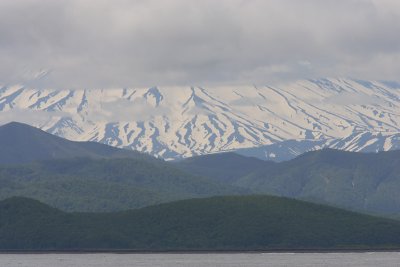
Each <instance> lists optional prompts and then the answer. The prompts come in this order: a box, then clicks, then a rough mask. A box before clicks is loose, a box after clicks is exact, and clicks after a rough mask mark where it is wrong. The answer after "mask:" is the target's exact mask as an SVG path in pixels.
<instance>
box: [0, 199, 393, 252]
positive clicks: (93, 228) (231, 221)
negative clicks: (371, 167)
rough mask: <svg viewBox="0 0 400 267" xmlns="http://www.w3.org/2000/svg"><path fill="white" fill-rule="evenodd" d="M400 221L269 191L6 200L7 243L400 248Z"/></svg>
mask: <svg viewBox="0 0 400 267" xmlns="http://www.w3.org/2000/svg"><path fill="white" fill-rule="evenodd" d="M399 247H400V222H398V221H393V220H389V219H383V218H378V217H372V216H368V215H362V214H358V213H354V212H349V211H345V210H340V209H337V208H332V207H327V206H322V205H317V204H311V203H307V202H302V201H298V200H292V199H286V198H280V197H269V196H236V197H213V198H208V199H192V200H182V201H178V202H173V203H168V204H160V205H157V206H152V207H146V208H142V209H138V210H131V211H125V212H118V213H97V214H96V213H65V212H61V211H59V210H56V209H54V208H50V207H49V206H46V205H44V204H41V203H40V202H38V201H35V200H31V199H25V198H10V199H7V200H4V201H1V202H0V249H136V250H262V249H318V248H325V249H328V248H329V249H334V248H342V249H343V248H369V249H371V248H375V249H376V248H399Z"/></svg>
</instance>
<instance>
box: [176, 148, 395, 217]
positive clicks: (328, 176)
mask: <svg viewBox="0 0 400 267" xmlns="http://www.w3.org/2000/svg"><path fill="white" fill-rule="evenodd" d="M230 158H232V156H231V155H229V154H220V155H209V156H203V157H194V158H191V159H187V160H184V161H183V162H181V163H180V164H178V165H177V166H178V167H181V168H183V169H184V170H186V171H188V172H191V173H193V174H202V175H204V174H210V177H213V178H214V179H215V180H216V181H219V182H224V183H226V184H229V185H234V186H239V187H242V188H245V189H248V190H250V191H251V192H254V193H261V194H272V195H277V196H285V197H290V198H298V199H305V200H309V201H314V202H317V203H326V204H329V205H334V206H338V207H342V208H346V209H351V210H356V211H361V212H366V213H373V214H381V215H386V216H392V215H393V216H396V217H398V216H399V215H400V196H399V194H398V192H399V191H400V151H388V152H380V153H356V152H346V151H339V150H332V149H324V150H320V151H312V152H308V153H305V154H303V155H301V156H299V157H297V158H295V159H293V160H290V161H286V162H281V163H273V162H264V163H263V164H262V162H261V164H260V162H259V160H258V159H254V158H249V157H244V156H239V155H236V156H235V157H234V158H235V160H232V161H231V160H230ZM226 162H231V164H230V165H229V164H226ZM260 165H261V166H260ZM213 174H214V175H213Z"/></svg>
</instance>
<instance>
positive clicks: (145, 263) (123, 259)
mask: <svg viewBox="0 0 400 267" xmlns="http://www.w3.org/2000/svg"><path fill="white" fill-rule="evenodd" d="M0 266H7V267H14V266H15V267H131V266H135V267H136V266H137V267H183V266H190V267H211V266H215V267H261V266H263V267H264V266H278V267H280V266H282V267H283V266H306V267H316V266H329V267H331V266H332V267H336V266H337V267H343V266H356V267H357V266H360V267H361V266H362V267H376V266H393V267H394V266H396V267H398V266H400V253H399V252H366V253H259V254H258V253H249V254H246V253H243V254H240V253H238V254H0Z"/></svg>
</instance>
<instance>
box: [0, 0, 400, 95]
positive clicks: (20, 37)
mask: <svg viewBox="0 0 400 267" xmlns="http://www.w3.org/2000/svg"><path fill="white" fill-rule="evenodd" d="M399 33H400V1H398V0H218V1H215V0H201V1H199V0H158V1H156V0H113V1H103V0H93V1H89V0H86V1H84V0H1V1H0V36H1V38H0V59H1V64H0V84H16V83H18V84H21V83H22V84H26V85H28V86H32V87H52V88H53V87H54V88H60V89H73V88H115V87H151V86H188V85H195V86H214V85H224V86H225V85H233V84H242V85H249V84H251V85H252V84H257V85H265V84H271V83H276V82H282V81H292V80H297V79H305V78H319V77H352V78H357V79H365V80H397V81H398V80H400V78H399V74H400V64H399V62H400V37H399V36H400V35H399Z"/></svg>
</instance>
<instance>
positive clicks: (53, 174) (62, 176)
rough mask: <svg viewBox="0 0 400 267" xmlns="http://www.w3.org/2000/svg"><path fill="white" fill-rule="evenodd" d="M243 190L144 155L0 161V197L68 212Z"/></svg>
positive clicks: (120, 207)
mask: <svg viewBox="0 0 400 267" xmlns="http://www.w3.org/2000/svg"><path fill="white" fill-rule="evenodd" d="M245 192H246V190H243V189H238V188H235V187H233V186H229V185H223V184H220V183H218V182H215V181H212V180H210V179H207V178H202V177H199V176H194V175H190V174H188V173H185V172H183V171H181V170H179V169H177V168H175V167H174V166H173V165H171V164H169V163H167V162H164V161H162V160H157V159H153V158H150V159H147V158H146V157H145V158H137V159H90V158H73V159H58V160H49V161H41V162H35V163H30V164H25V165H11V166H0V199H5V198H8V197H12V196H24V197H30V198H34V199H37V200H40V201H43V202H44V203H46V204H49V205H51V206H54V207H57V208H60V209H62V210H66V211H117V210H126V209H133V208H139V207H144V206H148V205H152V204H157V203H162V202H169V201H173V200H179V199H185V198H195V197H208V196H215V195H228V194H242V193H245Z"/></svg>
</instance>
